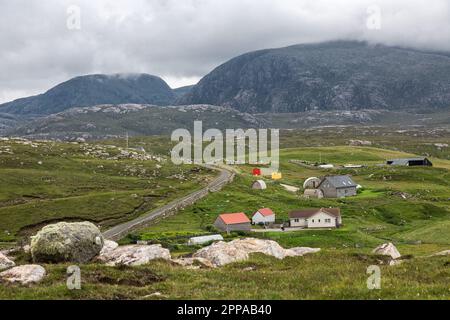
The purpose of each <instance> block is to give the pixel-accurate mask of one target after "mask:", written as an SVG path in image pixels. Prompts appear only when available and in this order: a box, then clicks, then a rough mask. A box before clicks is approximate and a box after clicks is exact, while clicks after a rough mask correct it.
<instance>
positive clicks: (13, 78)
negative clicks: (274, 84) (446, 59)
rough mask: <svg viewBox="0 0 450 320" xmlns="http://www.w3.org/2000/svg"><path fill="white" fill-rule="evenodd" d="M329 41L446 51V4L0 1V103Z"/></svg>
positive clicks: (172, 78)
mask: <svg viewBox="0 0 450 320" xmlns="http://www.w3.org/2000/svg"><path fill="white" fill-rule="evenodd" d="M374 5H375V7H374ZM73 6H76V7H73ZM77 7H78V8H79V9H80V18H81V19H80V21H78V19H77V17H78V15H77V10H76V8H77ZM74 8H75V10H74ZM378 11H380V12H381V16H380V17H381V20H379V19H377V17H378ZM78 22H80V23H78ZM78 26H80V27H81V28H80V29H78ZM338 39H347V40H367V41H371V42H379V43H384V44H393V45H402V46H411V47H417V48H425V49H437V50H446V51H450V5H449V1H448V0H395V1H392V0H114V1H112V0H110V1H107V0H71V1H66V0H0V102H5V101H9V100H12V99H15V98H19V97H23V96H28V95H32V94H37V93H41V92H44V91H46V90H47V89H49V88H51V87H52V86H54V85H56V84H58V83H60V82H62V81H65V80H67V79H70V78H71V77H74V76H77V75H83V74H91V73H108V74H109V73H119V72H126V73H131V72H133V73H135V72H145V73H150V74H154V75H158V76H161V77H162V78H163V79H165V80H166V81H167V82H168V83H169V85H170V86H172V87H178V86H182V85H187V84H192V83H195V82H196V81H198V79H199V78H201V77H202V76H204V75H205V74H206V73H208V72H209V71H211V70H212V69H213V68H214V67H216V66H218V65H219V64H221V63H223V62H225V61H227V60H228V59H230V58H232V57H234V56H236V55H239V54H242V53H245V52H248V51H252V50H257V49H262V48H270V47H280V46H286V45H292V44H297V43H307V42H318V41H327V40H338Z"/></svg>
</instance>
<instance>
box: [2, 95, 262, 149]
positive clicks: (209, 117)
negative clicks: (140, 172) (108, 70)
mask: <svg viewBox="0 0 450 320" xmlns="http://www.w3.org/2000/svg"><path fill="white" fill-rule="evenodd" d="M196 120H201V121H203V126H204V128H205V129H209V128H217V129H221V130H223V129H226V128H258V127H260V126H262V125H263V124H262V121H261V120H258V119H257V118H255V117H254V116H252V115H250V114H246V113H241V112H239V111H236V110H233V109H230V108H226V107H218V106H209V105H195V106H175V107H170V106H169V107H160V106H153V105H141V104H121V105H112V104H111V105H99V106H94V107H86V108H73V109H70V110H67V111H64V112H61V113H58V114H54V115H50V116H47V117H42V118H38V119H35V120H33V121H29V122H27V123H25V124H23V125H21V126H18V127H17V128H14V129H11V130H9V131H7V132H6V133H5V135H7V136H27V137H33V138H52V139H62V140H76V139H102V138H115V137H123V136H124V135H125V134H126V133H127V132H128V134H129V135H130V136H149V135H160V134H169V135H170V134H171V133H172V131H173V130H176V129H178V128H186V129H189V130H191V131H192V128H193V124H194V121H196Z"/></svg>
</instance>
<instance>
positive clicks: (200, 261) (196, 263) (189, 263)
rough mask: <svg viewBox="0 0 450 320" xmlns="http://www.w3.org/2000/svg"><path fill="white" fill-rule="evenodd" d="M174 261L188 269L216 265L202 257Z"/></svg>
mask: <svg viewBox="0 0 450 320" xmlns="http://www.w3.org/2000/svg"><path fill="white" fill-rule="evenodd" d="M172 262H174V263H176V264H178V265H180V266H183V267H187V268H188V269H200V268H214V265H213V264H212V263H211V262H210V261H209V260H207V259H205V258H200V257H197V258H179V259H173V260H172Z"/></svg>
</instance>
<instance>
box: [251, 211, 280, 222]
mask: <svg viewBox="0 0 450 320" xmlns="http://www.w3.org/2000/svg"><path fill="white" fill-rule="evenodd" d="M252 223H253V224H260V223H264V224H271V223H275V213H274V212H273V211H272V210H271V209H269V208H263V209H259V210H258V211H256V212H255V213H254V214H253V217H252Z"/></svg>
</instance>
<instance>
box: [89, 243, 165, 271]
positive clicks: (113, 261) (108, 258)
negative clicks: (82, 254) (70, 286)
mask: <svg viewBox="0 0 450 320" xmlns="http://www.w3.org/2000/svg"><path fill="white" fill-rule="evenodd" d="M97 259H98V260H99V261H100V262H103V263H105V264H106V265H108V266H117V265H126V266H140V265H143V264H146V263H148V262H149V261H151V260H155V259H165V260H170V259H171V256H170V251H169V250H167V249H164V248H163V247H162V246H161V245H159V244H158V245H150V246H142V245H129V246H123V247H118V248H116V249H114V250H111V251H107V252H105V253H103V254H101V255H99V256H98V258H97Z"/></svg>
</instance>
